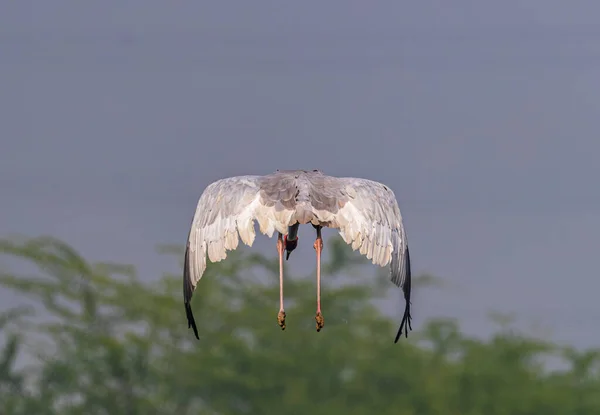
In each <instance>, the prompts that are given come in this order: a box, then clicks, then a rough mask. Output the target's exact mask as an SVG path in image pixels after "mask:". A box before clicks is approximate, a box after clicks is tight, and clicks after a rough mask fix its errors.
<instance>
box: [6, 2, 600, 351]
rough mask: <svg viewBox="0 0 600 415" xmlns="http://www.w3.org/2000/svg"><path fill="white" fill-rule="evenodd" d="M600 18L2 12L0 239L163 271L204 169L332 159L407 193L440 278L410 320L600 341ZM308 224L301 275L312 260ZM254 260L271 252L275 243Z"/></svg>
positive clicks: (415, 244) (338, 8) (585, 9)
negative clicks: (495, 319) (57, 245)
mask: <svg viewBox="0 0 600 415" xmlns="http://www.w3.org/2000/svg"><path fill="white" fill-rule="evenodd" d="M598 16H600V3H598V2H592V1H579V2H573V3H566V2H563V1H558V0H528V1H525V0H523V1H514V0H513V1H510V0H507V1H503V2H495V3H491V2H475V1H467V0H456V1H453V2H452V6H451V7H450V5H449V2H447V1H441V0H438V1H422V2H409V1H377V2H363V1H343V2H342V1H331V2H326V3H323V2H319V3H317V2H314V1H305V2H296V3H290V2H275V1H253V2H218V3H217V2H210V3H209V2H164V1H158V0H144V1H142V0H137V1H122V0H120V1H116V0H105V1H103V2H97V3H91V2H88V3H83V2H75V1H62V0H57V1H54V2H32V1H26V0H24V1H19V2H10V3H7V4H6V5H4V6H3V12H2V13H1V14H0V119H1V122H0V148H1V149H2V151H0V191H1V193H0V194H1V195H2V202H1V204H0V206H1V214H0V235H1V236H9V235H11V234H24V235H28V236H38V235H41V234H50V235H53V236H56V237H59V238H62V239H64V240H65V241H67V242H68V243H70V244H72V245H74V246H75V247H76V248H77V249H79V250H80V251H81V252H82V253H83V254H84V255H85V256H86V257H87V258H89V259H90V260H103V261H104V260H107V261H119V262H126V263H133V264H135V265H136V266H137V267H138V269H139V270H140V272H141V273H142V275H143V277H144V278H145V279H148V280H152V279H155V278H158V277H159V276H160V274H161V272H163V271H166V270H171V271H172V270H174V269H176V268H175V267H176V266H177V264H176V263H174V262H173V261H172V260H171V259H170V258H168V259H165V258H163V257H161V256H159V255H158V254H156V252H155V246H156V245H157V244H159V243H175V244H184V243H185V240H186V237H187V232H188V228H189V224H190V221H191V216H192V215H193V212H194V210H195V204H196V202H197V200H198V198H199V196H200V193H201V192H202V190H203V189H204V188H205V187H206V186H207V185H208V184H210V183H211V182H212V181H214V180H217V179H220V178H223V177H227V176H233V175H243V174H267V173H270V172H273V171H275V170H276V169H295V168H301V169H313V168H318V169H321V170H322V171H323V172H325V173H326V174H331V175H335V176H353V177H365V178H369V179H373V180H377V181H381V182H383V183H385V184H387V185H388V186H390V187H391V188H392V189H393V190H394V192H395V193H396V196H397V198H398V201H399V204H400V208H401V211H402V214H403V217H404V224H405V226H406V229H407V232H408V238H409V243H410V246H411V260H412V263H413V266H414V272H416V273H417V274H418V273H422V272H427V273H431V274H433V275H436V276H438V277H440V278H441V279H443V281H444V282H445V284H446V287H445V288H441V289H427V290H424V291H423V292H417V293H416V294H415V299H414V301H413V307H414V312H413V318H414V319H413V321H414V322H413V327H415V328H418V327H419V325H421V324H423V323H424V322H425V320H426V319H427V318H430V317H450V318H457V319H458V320H459V322H460V324H461V327H462V328H463V329H464V330H465V331H466V332H468V333H470V334H474V335H486V334H489V333H490V330H491V329H492V325H491V324H490V322H489V319H488V314H487V313H488V312H489V311H490V310H496V311H500V312H509V313H515V315H516V316H517V317H518V319H519V321H520V322H521V323H522V324H524V325H525V326H526V327H529V326H532V325H541V326H542V327H544V330H547V331H548V332H549V333H550V334H551V337H552V338H553V339H554V340H557V341H559V342H562V343H572V344H575V345H577V346H579V347H590V346H598V345H599V344H600V331H598V330H597V321H599V320H600V304H599V303H598V301H597V293H598V292H600V280H599V279H598V278H597V265H596V261H595V258H596V255H597V253H595V247H596V246H597V243H596V235H597V234H598V233H599V232H600V192H598V190H597V189H598V186H597V178H598V177H600V165H599V164H598V163H597V155H598V154H599V152H600V138H598V134H597V130H598V129H597V125H598V120H600V98H599V97H600V77H598V71H600V24H599V23H600V22H599V21H598V19H599V18H598ZM325 235H326V237H327V238H332V237H336V236H335V234H334V233H333V232H329V233H326V234H325ZM300 237H301V238H302V239H303V240H308V241H309V242H308V243H305V244H304V246H300V248H299V249H298V250H296V251H295V253H294V256H293V257H292V258H291V259H290V262H289V265H288V266H287V268H288V269H290V272H293V273H300V272H310V271H311V270H313V269H314V251H313V249H312V238H313V237H314V234H313V231H312V228H310V227H308V228H305V229H301V231H300ZM301 245H302V244H301ZM253 249H257V250H259V251H262V252H264V253H266V254H268V255H273V256H274V255H276V251H275V242H274V241H270V240H268V239H267V238H266V237H264V236H261V237H258V238H257V242H256V243H255V246H254V248H253ZM326 254H327V252H326V251H324V255H325V256H326ZM390 290H391V292H392V293H393V294H392V295H393V296H395V297H394V300H393V301H390V302H389V304H388V303H386V305H385V308H386V312H390V313H394V314H395V315H397V317H398V321H399V320H400V316H401V310H402V309H403V300H400V294H399V291H398V292H394V291H393V290H397V289H396V288H395V287H393V285H392V284H391V283H390ZM0 301H2V303H3V304H5V305H9V304H12V303H14V302H18V301H19V300H18V299H16V298H14V297H13V296H12V295H11V294H10V293H7V292H0ZM324 307H326V306H325V305H324ZM273 310H274V315H275V313H276V311H277V299H274V309H273ZM325 310H326V308H325V309H324V314H325V315H327V314H326V311H325ZM182 318H183V317H182ZM183 329H187V326H186V325H185V324H184V322H183V321H182V330H183ZM392 334H393V333H392ZM392 334H390V335H392Z"/></svg>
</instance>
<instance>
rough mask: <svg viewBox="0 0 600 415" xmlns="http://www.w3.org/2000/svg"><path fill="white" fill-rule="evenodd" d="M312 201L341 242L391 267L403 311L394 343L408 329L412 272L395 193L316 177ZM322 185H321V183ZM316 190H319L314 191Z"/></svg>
mask: <svg viewBox="0 0 600 415" xmlns="http://www.w3.org/2000/svg"><path fill="white" fill-rule="evenodd" d="M312 182H313V188H314V189H315V193H314V194H315V197H314V198H313V200H312V201H311V203H312V206H313V209H314V211H315V214H316V216H317V217H318V218H319V221H321V222H322V223H323V224H325V225H326V226H328V227H331V228H338V229H339V233H340V235H341V237H342V238H343V239H344V241H345V242H346V243H347V244H349V245H351V246H352V249H354V250H357V249H358V250H359V251H360V253H361V254H362V255H365V256H366V257H367V258H368V259H370V260H371V261H372V262H373V263H374V264H377V265H380V266H382V267H383V266H386V265H388V264H390V278H391V280H392V282H393V283H394V284H396V285H397V286H399V287H401V288H402V291H403V292H404V299H405V301H406V307H405V310H404V316H403V318H402V323H401V324H400V329H399V330H398V334H397V336H396V340H395V341H398V339H399V338H400V335H401V334H402V328H403V327H404V325H405V324H406V335H408V328H410V329H411V330H412V327H411V316H410V295H411V268H410V254H409V251H408V241H407V238H406V232H405V230H404V225H403V223H402V215H401V213H400V208H399V207H398V202H397V200H396V196H395V195H394V192H393V191H392V190H391V189H390V188H388V187H387V186H385V185H384V184H382V183H379V182H375V181H372V180H367V179H359V178H353V177H342V178H338V177H331V176H325V175H322V176H315V177H314V179H313V180H312ZM321 182H322V183H321ZM317 189H319V190H317Z"/></svg>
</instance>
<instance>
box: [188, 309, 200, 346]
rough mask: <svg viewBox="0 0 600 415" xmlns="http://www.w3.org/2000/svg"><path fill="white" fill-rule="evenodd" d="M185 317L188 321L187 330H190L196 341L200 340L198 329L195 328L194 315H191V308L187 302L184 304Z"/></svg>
mask: <svg viewBox="0 0 600 415" xmlns="http://www.w3.org/2000/svg"><path fill="white" fill-rule="evenodd" d="M185 315H186V316H187V320H188V329H189V328H192V329H193V330H194V335H195V336H196V339H198V340H200V337H199V336H198V327H196V320H194V313H192V306H191V304H190V303H189V301H186V302H185Z"/></svg>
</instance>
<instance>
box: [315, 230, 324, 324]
mask: <svg viewBox="0 0 600 415" xmlns="http://www.w3.org/2000/svg"><path fill="white" fill-rule="evenodd" d="M315 228H316V229H317V239H316V240H315V244H314V245H313V247H314V248H315V251H317V315H316V316H315V320H316V321H317V331H321V329H322V328H323V326H324V325H325V319H324V318H323V315H322V314H321V251H323V239H322V238H321V226H315Z"/></svg>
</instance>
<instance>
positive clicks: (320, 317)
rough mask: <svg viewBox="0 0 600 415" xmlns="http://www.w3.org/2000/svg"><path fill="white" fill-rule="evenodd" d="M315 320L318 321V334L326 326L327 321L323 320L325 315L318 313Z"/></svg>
mask: <svg viewBox="0 0 600 415" xmlns="http://www.w3.org/2000/svg"><path fill="white" fill-rule="evenodd" d="M315 320H316V321H317V332H319V331H321V329H322V328H323V326H324V325H325V319H324V318H323V314H321V313H320V312H318V313H317V315H316V316H315Z"/></svg>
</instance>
